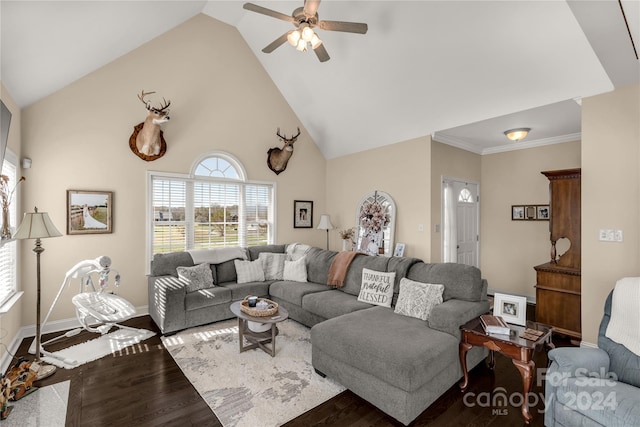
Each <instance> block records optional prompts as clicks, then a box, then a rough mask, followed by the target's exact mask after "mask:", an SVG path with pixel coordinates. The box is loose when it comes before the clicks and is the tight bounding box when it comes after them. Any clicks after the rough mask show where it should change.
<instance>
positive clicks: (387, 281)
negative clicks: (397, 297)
mask: <svg viewBox="0 0 640 427" xmlns="http://www.w3.org/2000/svg"><path fill="white" fill-rule="evenodd" d="M395 279H396V273H395V271H393V272H388V273H387V272H382V271H376V270H370V269H368V268H363V269H362V286H361V287H360V293H359V294H358V301H362V302H367V303H369V304H374V305H379V306H382V307H391V299H392V298H393V283H394V282H395Z"/></svg>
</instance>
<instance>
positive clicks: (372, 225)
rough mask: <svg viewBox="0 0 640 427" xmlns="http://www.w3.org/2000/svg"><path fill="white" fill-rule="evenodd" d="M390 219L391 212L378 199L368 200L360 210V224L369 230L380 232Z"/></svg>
mask: <svg viewBox="0 0 640 427" xmlns="http://www.w3.org/2000/svg"><path fill="white" fill-rule="evenodd" d="M389 221H390V218H389V214H388V213H387V212H386V210H385V209H384V208H383V207H382V205H381V204H380V203H378V202H377V201H374V202H373V203H372V202H366V203H365V204H364V206H363V207H362V210H361V211H360V225H361V226H362V228H364V229H365V230H366V231H368V232H371V231H373V232H374V233H377V232H379V231H380V230H382V228H383V227H386V226H387V225H388V224H389Z"/></svg>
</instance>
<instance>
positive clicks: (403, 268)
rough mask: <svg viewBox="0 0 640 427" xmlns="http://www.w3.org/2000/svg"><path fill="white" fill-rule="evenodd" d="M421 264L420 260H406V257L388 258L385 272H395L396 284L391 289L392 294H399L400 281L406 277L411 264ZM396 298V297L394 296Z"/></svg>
mask: <svg viewBox="0 0 640 427" xmlns="http://www.w3.org/2000/svg"><path fill="white" fill-rule="evenodd" d="M419 262H422V260H420V259H418V258H408V257H400V256H392V257H390V258H389V262H388V264H387V271H395V272H396V283H395V286H394V288H393V292H394V293H395V294H397V293H398V292H400V280H402V278H403V277H407V273H408V272H409V269H410V268H411V266H412V265H413V264H417V263H419ZM396 298H397V295H396Z"/></svg>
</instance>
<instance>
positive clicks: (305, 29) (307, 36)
mask: <svg viewBox="0 0 640 427" xmlns="http://www.w3.org/2000/svg"><path fill="white" fill-rule="evenodd" d="M303 25H304V26H303ZM300 27H301V28H302V30H301V31H302V40H304V41H305V42H310V41H311V39H312V38H313V36H314V35H315V32H314V31H313V29H312V28H311V27H310V26H309V24H301V25H300Z"/></svg>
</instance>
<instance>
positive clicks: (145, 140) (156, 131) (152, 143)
mask: <svg viewBox="0 0 640 427" xmlns="http://www.w3.org/2000/svg"><path fill="white" fill-rule="evenodd" d="M153 93H155V92H145V91H144V90H143V91H142V93H141V94H140V95H138V99H139V100H140V101H142V103H143V104H144V106H145V108H146V109H147V111H148V112H149V114H148V115H147V118H146V119H145V121H144V122H142V123H138V124H137V125H136V126H135V127H134V128H133V133H132V134H131V137H130V138H129V147H130V148H131V151H133V153H134V154H135V155H136V156H138V157H140V158H141V159H142V160H146V161H148V162H150V161H152V160H156V159H159V158H160V157H162V156H164V153H165V152H166V151H167V143H166V142H165V140H164V136H163V134H162V130H161V129H160V125H161V124H162V123H164V122H167V121H169V105H171V101H166V100H165V99H164V98H162V104H160V106H159V107H157V108H156V107H154V106H152V105H151V102H149V101H146V100H145V97H146V96H147V95H151V94H153Z"/></svg>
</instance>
